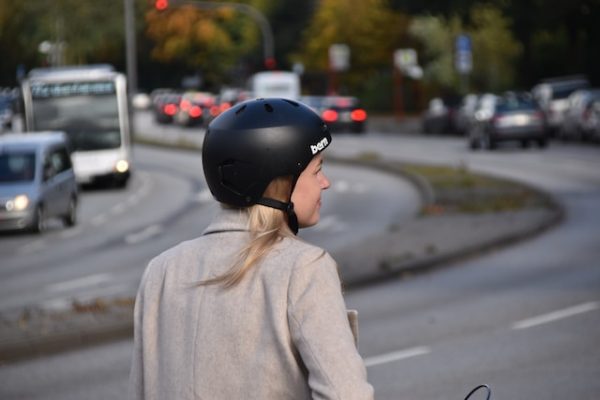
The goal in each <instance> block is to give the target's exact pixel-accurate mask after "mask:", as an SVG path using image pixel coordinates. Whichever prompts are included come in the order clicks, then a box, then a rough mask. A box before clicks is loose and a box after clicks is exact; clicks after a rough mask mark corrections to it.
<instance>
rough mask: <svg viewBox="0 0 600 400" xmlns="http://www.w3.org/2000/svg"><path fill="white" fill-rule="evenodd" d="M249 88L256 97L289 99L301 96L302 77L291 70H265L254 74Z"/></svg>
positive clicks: (296, 98)
mask: <svg viewBox="0 0 600 400" xmlns="http://www.w3.org/2000/svg"><path fill="white" fill-rule="evenodd" d="M249 90H250V91H251V92H252V96H253V97H256V98H268V97H280V98H283V99H288V100H298V99H299V98H300V77H299V76H298V74H296V73H294V72H289V71H263V72H257V73H256V74H254V75H252V77H250V80H249Z"/></svg>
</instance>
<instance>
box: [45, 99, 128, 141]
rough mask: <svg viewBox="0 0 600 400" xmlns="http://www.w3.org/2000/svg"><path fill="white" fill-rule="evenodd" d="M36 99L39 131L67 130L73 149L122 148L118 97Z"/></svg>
mask: <svg viewBox="0 0 600 400" xmlns="http://www.w3.org/2000/svg"><path fill="white" fill-rule="evenodd" d="M38 92H39V95H34V97H33V109H34V112H33V117H34V126H35V128H36V130H40V131H43V130H52V131H65V132H66V133H67V134H68V135H69V139H70V140H71V144H72V146H73V150H76V151H77V150H84V151H85V150H101V149H113V148H117V147H120V146H121V133H120V132H121V131H120V126H119V110H118V105H117V96H116V95H115V94H114V92H112V93H97V94H91V95H86V94H80V93H77V94H75V95H63V94H62V93H61V95H60V96H57V95H46V92H42V91H41V90H37V91H36V92H35V93H34V94H38Z"/></svg>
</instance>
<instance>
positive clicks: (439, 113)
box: [421, 96, 460, 134]
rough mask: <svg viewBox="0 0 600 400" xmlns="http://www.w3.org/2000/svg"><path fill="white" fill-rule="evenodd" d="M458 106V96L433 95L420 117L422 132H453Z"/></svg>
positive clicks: (454, 130)
mask: <svg viewBox="0 0 600 400" xmlns="http://www.w3.org/2000/svg"><path fill="white" fill-rule="evenodd" d="M459 108H460V98H457V97H454V96H450V97H434V98H433V99H431V100H430V101H429V106H428V107H427V110H425V112H424V113H423V116H422V117H421V125H422V128H423V133H433V134H443V133H446V134H447V133H455V132H456V131H457V129H456V116H457V111H458V109H459Z"/></svg>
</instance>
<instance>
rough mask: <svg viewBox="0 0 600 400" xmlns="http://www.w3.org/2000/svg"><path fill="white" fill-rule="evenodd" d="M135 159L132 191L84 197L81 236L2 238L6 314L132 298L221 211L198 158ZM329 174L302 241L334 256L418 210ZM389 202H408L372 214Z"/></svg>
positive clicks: (409, 201) (154, 154) (377, 177)
mask: <svg viewBox="0 0 600 400" xmlns="http://www.w3.org/2000/svg"><path fill="white" fill-rule="evenodd" d="M135 158H136V160H137V163H136V168H137V170H136V171H135V175H134V179H133V181H132V182H131V185H130V187H129V188H128V189H127V190H124V191H123V190H100V189H98V190H88V191H84V192H83V193H82V196H81V202H80V203H81V209H80V213H79V224H78V225H77V227H76V228H73V229H67V230H65V229H63V228H62V225H61V224H60V222H59V221H56V223H54V224H51V226H50V230H49V232H47V233H45V234H44V235H42V236H37V235H35V234H17V235H15V234H4V235H2V236H1V237H0V258H1V259H2V267H1V268H0V310H4V311H7V310H14V309H22V308H24V307H41V308H44V309H57V308H61V307H69V306H70V304H71V302H72V300H73V299H77V300H80V301H87V300H90V299H93V298H96V297H106V296H110V295H115V296H132V295H134V294H135V290H136V288H137V285H138V283H139V279H140V276H141V273H142V270H143V268H144V267H145V265H146V264H147V262H148V261H149V259H150V258H151V257H153V256H154V255H156V254H157V253H158V252H160V251H162V250H166V249H167V248H169V247H171V246H172V245H174V244H176V243H178V242H180V241H182V240H186V239H190V238H193V237H196V236H198V235H199V234H201V232H202V230H203V229H204V227H206V225H207V224H208V223H209V221H210V220H211V218H212V216H213V215H214V213H215V211H216V207H217V206H216V203H215V202H214V201H213V200H212V197H211V195H210V192H209V191H208V190H207V188H206V185H205V183H204V181H203V178H201V175H202V168H201V158H200V155H199V154H198V152H189V151H177V150H160V149H156V148H152V147H148V146H138V147H136V152H135ZM325 171H326V173H327V174H329V175H330V176H331V179H332V181H333V182H334V184H333V185H332V187H331V189H330V190H328V191H326V192H325V194H324V196H323V197H324V198H323V210H322V214H323V218H322V222H323V223H322V224H321V225H320V226H319V227H318V228H317V229H315V230H313V231H311V232H306V233H303V236H304V237H305V238H306V239H307V240H311V241H315V242H319V243H323V245H324V246H325V247H326V248H328V249H329V250H335V248H336V247H337V246H341V245H342V244H345V243H352V242H354V241H358V240H360V239H361V238H364V237H367V236H369V235H371V234H373V233H374V232H377V231H379V230H380V229H381V227H383V226H387V225H389V224H390V221H399V222H401V221H403V220H406V219H407V218H412V217H413V216H414V215H415V214H416V213H417V212H418V209H419V198H418V193H417V192H416V190H415V189H414V188H413V187H412V185H410V184H409V183H408V182H406V181H404V180H401V179H398V178H397V177H395V176H392V175H387V174H381V173H376V172H374V171H371V170H367V169H364V168H355V167H353V168H348V167H340V166H335V165H329V166H326V167H325ZM381 197H385V198H401V199H402V201H399V202H395V203H390V204H388V205H386V206H381V207H365V206H364V205H365V204H374V203H376V202H378V199H379V198H381ZM349 226H355V227H356V228H353V229H349V228H348V227H349Z"/></svg>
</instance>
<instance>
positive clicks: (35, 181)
mask: <svg viewBox="0 0 600 400" xmlns="http://www.w3.org/2000/svg"><path fill="white" fill-rule="evenodd" d="M77 201H78V188H77V183H76V181H75V173H74V171H73V165H72V162H71V156H70V152H69V143H68V139H67V136H66V135H65V134H64V133H62V132H37V133H27V134H8V135H4V136H1V137H0V229H2V230H16V229H27V230H31V231H33V232H42V231H43V230H44V229H45V228H46V222H47V221H48V220H49V219H50V218H56V217H58V218H60V219H61V220H62V221H63V223H64V225H66V226H73V225H75V223H76V222H77Z"/></svg>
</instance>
